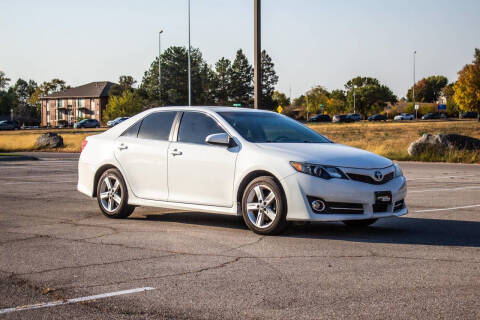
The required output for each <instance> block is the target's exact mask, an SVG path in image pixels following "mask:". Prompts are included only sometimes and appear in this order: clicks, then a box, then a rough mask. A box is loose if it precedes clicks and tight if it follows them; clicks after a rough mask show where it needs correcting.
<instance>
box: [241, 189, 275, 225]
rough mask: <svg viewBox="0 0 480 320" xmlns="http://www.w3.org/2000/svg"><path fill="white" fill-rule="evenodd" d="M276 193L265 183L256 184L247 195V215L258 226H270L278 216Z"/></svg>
mask: <svg viewBox="0 0 480 320" xmlns="http://www.w3.org/2000/svg"><path fill="white" fill-rule="evenodd" d="M277 207H278V203H277V199H276V197H275V193H274V192H273V191H272V189H270V188H269V187H268V186H266V185H264V184H259V185H256V186H255V187H254V188H252V190H250V192H249V193H248V197H247V215H248V218H249V219H250V222H251V223H252V224H254V225H255V226H256V227H257V228H260V229H264V228H268V227H269V226H270V225H271V224H272V223H273V221H275V217H276V216H277Z"/></svg>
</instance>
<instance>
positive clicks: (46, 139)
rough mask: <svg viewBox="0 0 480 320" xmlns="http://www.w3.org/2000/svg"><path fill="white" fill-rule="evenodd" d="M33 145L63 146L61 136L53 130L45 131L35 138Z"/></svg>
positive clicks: (39, 146) (46, 146)
mask: <svg viewBox="0 0 480 320" xmlns="http://www.w3.org/2000/svg"><path fill="white" fill-rule="evenodd" d="M35 146H36V147H37V148H39V149H42V148H60V147H63V138H62V136H61V135H59V134H57V133H55V132H47V133H44V134H42V135H41V136H39V137H38V138H37V141H36V142H35Z"/></svg>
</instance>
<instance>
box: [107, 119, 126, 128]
mask: <svg viewBox="0 0 480 320" xmlns="http://www.w3.org/2000/svg"><path fill="white" fill-rule="evenodd" d="M128 118H129V117H118V118H115V119H113V120H110V121H108V122H107V126H108V127H110V128H111V127H115V126H116V125H117V124H119V123H122V122H123V121H125V120H127V119H128Z"/></svg>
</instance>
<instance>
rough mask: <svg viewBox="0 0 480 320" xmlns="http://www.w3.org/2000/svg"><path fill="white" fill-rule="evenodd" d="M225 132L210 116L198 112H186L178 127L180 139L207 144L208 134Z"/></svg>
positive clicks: (181, 140) (180, 140)
mask: <svg viewBox="0 0 480 320" xmlns="http://www.w3.org/2000/svg"><path fill="white" fill-rule="evenodd" d="M223 132H225V131H224V130H223V129H222V128H220V126H219V125H218V124H217V122H216V121H215V120H213V119H212V118H210V117H209V116H206V115H204V114H202V113H198V112H185V113H184V114H183V117H182V121H181V122H180V128H179V129H178V141H179V142H188V143H197V144H206V142H205V138H206V137H207V136H209V135H211V134H214V133H223Z"/></svg>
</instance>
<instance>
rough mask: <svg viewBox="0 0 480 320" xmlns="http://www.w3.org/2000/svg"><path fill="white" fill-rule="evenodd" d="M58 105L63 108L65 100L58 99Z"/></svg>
mask: <svg viewBox="0 0 480 320" xmlns="http://www.w3.org/2000/svg"><path fill="white" fill-rule="evenodd" d="M57 106H58V107H59V108H63V100H62V99H58V100H57Z"/></svg>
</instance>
